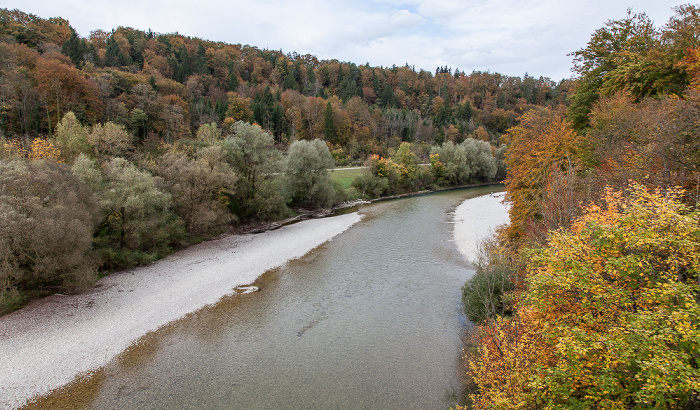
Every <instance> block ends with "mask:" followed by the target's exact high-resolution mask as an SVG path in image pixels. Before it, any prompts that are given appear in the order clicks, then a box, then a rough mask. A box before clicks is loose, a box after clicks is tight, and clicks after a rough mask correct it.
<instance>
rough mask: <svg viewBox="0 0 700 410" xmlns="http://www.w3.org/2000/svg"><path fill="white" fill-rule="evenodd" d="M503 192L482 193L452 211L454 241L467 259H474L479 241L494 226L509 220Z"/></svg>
mask: <svg viewBox="0 0 700 410" xmlns="http://www.w3.org/2000/svg"><path fill="white" fill-rule="evenodd" d="M504 195H505V193H504V192H497V193H494V194H491V195H484V196H480V197H477V198H473V199H470V200H468V201H465V202H463V203H462V204H461V205H459V206H458V207H457V209H455V212H454V231H453V236H454V241H455V243H456V244H457V249H459V252H460V253H461V254H462V255H464V257H465V258H467V260H469V261H470V262H473V261H474V260H475V259H476V255H477V251H478V246H479V243H480V242H481V240H482V239H484V238H486V237H488V236H489V235H491V234H492V233H493V232H494V230H495V229H496V227H498V226H499V225H505V224H507V223H508V222H510V218H509V217H508V206H507V205H505V204H503V203H502V201H503V197H504Z"/></svg>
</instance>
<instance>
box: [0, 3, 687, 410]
mask: <svg viewBox="0 0 700 410" xmlns="http://www.w3.org/2000/svg"><path fill="white" fill-rule="evenodd" d="M675 12H676V13H675V15H674V16H673V17H672V18H671V19H670V20H669V21H668V22H667V23H666V24H665V25H663V26H660V27H657V26H655V25H654V24H653V23H652V22H651V21H650V20H649V18H648V17H647V16H646V15H645V14H643V13H641V14H636V13H633V12H632V11H630V12H629V13H628V15H627V16H626V17H625V18H623V19H621V20H612V21H609V22H607V23H606V24H605V26H603V27H602V28H600V29H598V30H597V31H596V32H595V33H593V34H592V36H591V39H590V41H589V42H588V44H587V45H585V47H583V48H582V49H580V50H579V51H575V52H574V53H573V58H574V71H575V73H576V76H575V78H573V79H572V80H565V81H561V82H559V83H555V82H553V81H551V80H550V79H547V78H534V77H531V76H529V75H527V74H525V75H524V77H522V78H519V77H507V76H503V75H499V74H497V73H489V72H486V73H484V72H473V73H469V74H467V73H464V72H461V71H459V70H458V69H455V70H454V71H453V70H452V68H451V67H438V68H437V69H436V70H435V73H432V72H427V71H423V70H419V71H416V70H415V69H413V68H412V67H410V66H408V65H406V66H401V67H397V66H393V67H369V66H368V65H359V66H358V65H356V64H354V63H349V62H339V61H335V60H332V61H319V60H318V59H316V58H315V57H314V56H310V55H299V54H297V53H294V52H293V53H287V54H285V53H283V52H281V51H270V50H260V49H257V48H255V47H251V46H247V45H245V46H241V45H231V44H225V43H220V42H212V41H206V40H202V39H197V38H189V37H185V36H182V35H179V34H177V33H166V34H162V33H153V32H150V31H148V32H144V31H140V30H136V29H133V28H125V27H119V28H116V29H114V30H112V31H110V32H106V31H101V30H96V31H94V32H92V33H91V34H90V36H89V37H88V38H81V37H79V36H78V35H77V34H76V33H75V31H74V30H73V29H72V28H71V27H70V25H69V23H68V21H67V20H65V19H62V18H52V19H48V20H45V19H42V18H39V17H37V16H33V15H31V14H27V13H24V12H21V11H18V10H5V9H2V10H0V133H1V134H2V141H0V232H2V234H1V235H0V311H3V310H11V309H14V308H16V307H17V306H19V305H21V303H22V302H23V301H24V300H26V298H27V297H28V296H32V294H33V293H32V292H35V293H36V292H38V293H39V294H45V293H46V292H52V291H57V290H60V291H72V290H79V289H81V288H84V287H86V286H90V285H91V284H92V283H94V280H95V278H96V277H97V272H98V271H99V270H100V269H101V271H103V272H104V271H105V270H110V269H118V268H122V267H126V266H134V265H136V264H140V263H145V262H148V261H151V260H154V259H156V258H158V257H161V256H162V255H165V254H167V253H168V252H171V251H172V249H174V248H177V247H179V246H184V245H186V244H189V243H192V242H195V241H197V240H200V239H202V238H206V237H208V236H211V235H214V234H217V233H220V232H223V231H225V230H227V229H230V228H231V227H232V226H237V225H240V224H245V223H250V222H254V221H265V220H274V219H279V218H282V217H285V216H289V215H292V214H293V213H294V212H299V211H300V210H301V209H302V208H306V209H316V208H325V207H330V206H332V205H334V204H337V203H338V202H341V201H345V200H349V199H356V198H372V197H379V196H385V195H391V194H396V193H405V192H415V191H419V190H422V189H435V188H439V187H442V186H455V185H464V184H470V183H477V182H488V181H498V180H504V182H505V186H506V200H507V201H508V202H509V203H510V205H511V208H510V217H511V223H510V225H508V226H506V227H503V228H502V229H500V230H499V231H498V232H497V234H496V235H495V236H494V237H493V238H491V239H490V240H488V241H486V242H485V243H484V244H483V246H482V255H481V257H480V259H479V261H478V262H477V264H476V265H477V271H476V274H475V276H474V277H473V278H472V279H471V280H470V281H469V282H468V283H467V284H466V285H465V287H464V297H463V300H464V305H465V309H466V312H467V315H468V316H469V317H470V319H471V320H472V322H473V323H474V324H475V326H474V328H473V331H472V332H471V335H470V337H469V347H468V348H467V349H466V350H465V356H464V360H465V367H466V368H467V369H468V371H467V376H468V377H467V380H468V385H467V388H468V390H469V392H470V394H469V395H468V403H467V404H466V405H467V406H469V407H471V408H476V409H493V408H502V409H511V408H523V409H540V408H581V409H588V408H616V409H617V408H619V409H623V408H677V409H682V408H700V399H699V397H698V394H700V361H699V359H698V357H700V356H699V355H700V328H699V326H700V325H699V323H700V303H699V302H700V276H699V275H698V269H700V227H699V226H698V222H699V221H700V213H699V212H698V203H699V201H700V138H699V137H700V10H699V9H698V7H696V6H693V5H683V6H679V7H677V8H676V9H675ZM344 164H365V165H367V167H368V168H367V172H366V174H365V175H362V176H360V177H357V178H356V179H355V180H354V181H353V182H352V186H351V187H349V188H347V187H343V186H340V185H339V184H337V183H334V182H333V181H332V180H331V178H330V177H329V175H328V172H327V169H328V168H331V167H333V166H335V165H344ZM421 164H426V165H421ZM427 164H429V165H427ZM504 178H505V179H504Z"/></svg>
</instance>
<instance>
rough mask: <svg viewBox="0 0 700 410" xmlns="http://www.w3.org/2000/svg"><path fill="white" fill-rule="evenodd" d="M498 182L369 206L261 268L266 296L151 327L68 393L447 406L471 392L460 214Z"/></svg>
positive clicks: (99, 398) (106, 401)
mask: <svg viewBox="0 0 700 410" xmlns="http://www.w3.org/2000/svg"><path fill="white" fill-rule="evenodd" d="M493 190H494V188H492V187H491V188H489V187H486V188H473V189H468V190H460V191H450V192H443V193H439V194H432V195H425V196H418V197H412V198H405V199H400V200H392V201H387V202H380V203H376V204H373V205H369V206H363V207H362V208H361V209H360V212H361V213H362V214H364V215H365V217H364V219H363V220H362V221H361V222H359V223H358V224H356V225H355V226H353V227H352V228H351V229H349V230H348V231H346V232H345V233H343V234H341V235H339V236H337V237H336V238H334V239H333V240H332V241H330V242H328V243H326V244H324V245H322V246H321V247H319V248H317V249H315V250H314V251H312V252H311V253H309V254H307V255H306V256H304V257H303V258H301V259H299V260H295V261H292V262H290V263H288V264H287V265H285V266H284V267H282V268H280V269H277V270H274V271H271V272H268V273H266V274H265V275H263V276H262V277H261V278H260V279H259V280H258V282H257V283H256V285H258V286H260V288H261V290H260V291H259V292H256V293H250V294H247V295H238V296H231V297H229V298H225V299H223V300H222V301H221V302H219V303H217V304H216V305H214V306H212V307H210V308H206V309H203V310H201V311H198V312H196V313H194V314H191V315H188V316H187V317H185V318H183V319H181V320H179V321H177V322H175V323H173V324H171V325H169V326H167V327H166V328H164V329H161V330H159V331H157V332H154V333H151V334H149V335H147V336H145V337H144V338H142V339H141V341H140V342H139V343H137V344H136V345H134V346H133V347H132V348H131V349H129V350H128V351H127V352H125V353H124V354H122V355H121V356H120V357H119V358H118V359H117V360H114V361H113V362H112V363H110V364H109V365H107V366H106V367H105V368H103V369H102V370H100V371H99V372H97V373H96V374H95V375H93V376H92V377H90V378H87V379H85V380H84V381H83V382H80V383H77V384H76V385H75V386H74V387H73V388H71V389H68V390H66V391H64V392H63V393H64V394H63V396H64V399H62V400H65V397H68V398H69V399H68V403H72V405H74V406H75V405H80V406H85V407H92V408H100V409H101V408H129V409H134V408H149V409H150V408H163V409H170V408H207V409H216V408H221V409H232V408H235V409H256V408H260V409H263V408H265V409H269V408H272V409H301V408H314V409H317V408H318V409H320V408H354V409H370V408H371V409H393V408H404V409H405V408H415V409H446V408H449V407H450V406H453V405H454V404H455V402H457V401H458V400H459V396H460V395H461V383H460V374H461V373H462V371H461V369H460V350H461V348H462V339H461V335H462V334H463V331H464V330H465V328H466V326H467V325H468V323H467V321H466V319H465V317H464V314H463V313H462V312H461V304H460V292H461V291H460V288H461V286H462V285H463V284H464V282H465V281H466V280H467V279H468V278H469V277H470V275H472V273H473V270H472V269H471V267H470V265H469V264H468V262H467V261H466V260H465V258H464V256H462V255H461V254H460V253H459V252H458V251H457V248H456V246H455V244H454V241H453V237H452V220H453V218H452V215H451V212H452V211H453V210H454V209H455V207H457V206H458V205H459V204H460V203H462V202H463V201H464V200H465V199H467V198H472V197H476V196H479V195H484V194H488V193H489V192H491V191H493ZM498 206H500V205H498ZM482 218H483V217H482ZM489 222H490V221H489V220H488V217H487V218H485V219H484V220H483V223H484V224H488V223H489ZM71 397H72V399H71ZM76 397H80V400H76Z"/></svg>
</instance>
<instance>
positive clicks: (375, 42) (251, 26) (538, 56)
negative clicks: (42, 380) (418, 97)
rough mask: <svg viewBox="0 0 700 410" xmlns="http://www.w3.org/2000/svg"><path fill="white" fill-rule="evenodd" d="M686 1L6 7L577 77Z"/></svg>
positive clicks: (285, 47) (11, 1) (237, 0)
mask: <svg viewBox="0 0 700 410" xmlns="http://www.w3.org/2000/svg"><path fill="white" fill-rule="evenodd" d="M680 4H684V2H681V1H680V0H677V1H669V0H339V1H335V0H294V1H288V0H256V1H241V0H230V1H225V0H196V1H193V0H187V1H182V0H60V1H47V0H0V8H8V9H15V8H17V9H20V10H22V11H24V12H26V13H31V14H35V15H37V16H39V17H42V18H49V17H63V18H65V19H67V20H68V21H69V22H70V24H71V26H72V27H73V28H74V29H75V30H76V31H77V32H78V34H79V35H80V36H81V37H87V36H89V34H90V32H91V31H93V30H96V29H102V30H105V31H109V30H111V29H112V28H117V27H119V26H125V27H133V28H136V29H140V30H144V31H146V30H148V29H151V30H153V31H155V32H157V33H172V32H179V33H180V34H184V35H187V36H191V37H199V38H202V39H206V40H213V41H222V42H226V43H231V44H248V45H250V46H255V47H258V48H261V49H270V50H282V51H283V52H284V53H290V52H297V53H299V54H302V55H303V54H312V55H315V56H316V57H318V58H319V59H321V60H324V59H326V60H328V59H337V60H339V61H346V62H352V63H355V64H358V65H361V64H365V63H369V65H370V66H373V67H374V66H384V67H391V66H392V65H397V66H403V65H405V64H408V65H409V66H412V67H414V68H415V69H416V70H420V69H424V70H427V71H432V72H435V69H436V68H437V67H443V66H447V67H450V68H451V69H452V70H453V71H454V70H455V69H457V68H458V69H459V70H460V71H464V72H466V73H470V72H472V71H474V70H476V71H490V72H498V73H501V74H505V75H511V76H520V77H522V76H523V75H525V74H526V73H527V74H528V75H530V76H534V77H540V76H543V77H549V78H550V79H552V80H554V81H559V80H561V79H564V78H570V77H572V76H573V73H572V72H571V67H572V66H573V63H572V57H571V56H570V55H569V54H570V53H572V52H574V51H577V50H579V49H581V48H584V47H585V46H586V43H587V42H588V40H590V37H591V35H592V34H593V32H594V31H595V30H596V29H598V28H601V27H603V26H604V25H605V22H606V21H608V20H617V19H622V18H624V17H625V16H626V13H627V9H628V8H631V9H632V10H633V11H634V12H637V13H641V12H645V13H646V14H647V15H648V16H649V17H650V18H651V20H652V21H653V22H654V23H655V25H656V26H657V27H662V26H664V25H665V24H666V23H667V22H668V19H669V18H670V17H671V16H672V15H673V14H674V11H673V7H675V6H678V5H680Z"/></svg>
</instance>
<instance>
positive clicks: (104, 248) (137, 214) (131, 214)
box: [73, 155, 182, 268]
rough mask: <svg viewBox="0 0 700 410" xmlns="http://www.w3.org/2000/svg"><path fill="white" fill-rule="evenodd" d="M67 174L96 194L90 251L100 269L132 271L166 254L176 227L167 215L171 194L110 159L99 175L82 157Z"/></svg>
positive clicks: (178, 231)
mask: <svg viewBox="0 0 700 410" xmlns="http://www.w3.org/2000/svg"><path fill="white" fill-rule="evenodd" d="M73 169H74V171H75V173H76V174H78V175H79V176H80V177H81V178H82V179H83V180H84V181H86V183H88V184H89V185H90V186H91V188H92V189H93V191H95V192H97V196H98V199H99V204H100V207H101V210H102V222H101V224H100V227H99V230H98V233H97V235H96V237H95V246H96V248H97V249H98V250H99V252H100V254H101V256H102V259H103V265H104V266H105V267H107V268H125V267H132V266H135V265H138V264H142V263H146V262H151V261H153V260H156V259H158V258H159V257H162V256H164V255H165V254H167V253H169V252H170V245H171V244H172V243H173V242H174V241H175V240H177V239H178V238H179V237H180V235H181V231H182V222H181V221H179V220H178V219H177V218H176V217H175V216H174V215H173V214H172V213H171V211H170V207H171V203H172V202H171V201H172V197H171V195H170V194H168V193H166V192H163V191H162V190H160V189H158V187H157V186H156V180H155V178H154V177H153V176H152V175H151V174H149V173H148V172H145V171H140V170H139V169H138V168H136V166H134V165H133V164H132V163H130V162H129V161H127V160H126V159H123V158H112V159H111V160H109V161H108V162H106V163H105V164H104V165H103V167H102V169H101V170H100V169H98V168H97V165H96V164H95V163H94V162H93V161H92V160H90V159H89V158H87V157H86V156H84V155H81V156H80V157H78V159H77V160H76V162H75V164H74V165H73Z"/></svg>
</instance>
